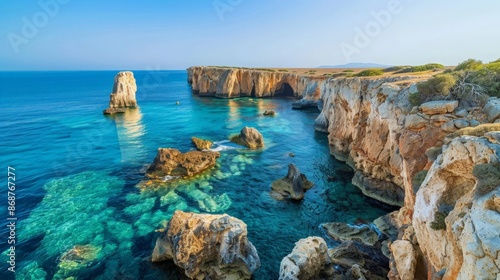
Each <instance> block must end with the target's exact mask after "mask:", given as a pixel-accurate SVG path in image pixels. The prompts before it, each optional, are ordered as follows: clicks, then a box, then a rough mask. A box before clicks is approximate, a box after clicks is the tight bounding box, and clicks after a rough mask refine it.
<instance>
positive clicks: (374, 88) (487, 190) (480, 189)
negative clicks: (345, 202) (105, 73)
mask: <svg viewBox="0 0 500 280" xmlns="http://www.w3.org/2000/svg"><path fill="white" fill-rule="evenodd" d="M188 74H189V77H188V79H189V82H190V83H191V84H192V86H193V91H194V92H199V93H200V94H203V95H211V96H217V97H237V96H256V97H264V96H276V95H279V94H280V93H281V91H280V90H281V89H282V88H283V85H284V84H288V85H289V86H290V88H292V90H293V95H294V96H295V97H302V100H301V101H300V103H302V104H309V103H311V102H312V103H314V104H317V105H318V107H319V108H320V110H321V112H320V115H319V116H318V118H317V120H316V122H315V126H314V128H315V129H316V130H318V131H322V132H327V133H328V140H329V145H330V151H331V154H332V155H333V156H335V157H336V158H337V159H339V160H342V161H345V162H347V164H349V165H350V166H351V167H352V168H353V169H354V171H355V176H354V178H353V183H354V184H355V185H356V186H358V187H359V188H360V189H361V190H362V191H363V193H364V194H366V195H367V196H370V197H373V198H375V199H378V200H380V201H383V202H385V203H388V204H391V205H395V206H401V207H402V208H401V209H400V211H399V213H398V214H397V215H395V217H394V218H395V219H396V220H397V221H396V222H395V224H397V225H398V226H400V228H399V232H400V233H399V238H398V239H399V240H398V241H396V242H394V243H393V244H392V245H391V244H389V245H390V248H391V250H392V256H391V272H390V273H389V275H388V276H389V277H390V278H391V279H425V278H426V277H427V278H429V279H435V278H439V277H441V276H444V279H498V277H499V276H498V275H500V274H499V273H500V258H499V256H500V253H499V252H500V247H499V245H498V244H500V236H499V234H498V232H500V200H499V197H500V193H499V190H498V189H499V186H500V179H499V178H500V167H498V164H499V163H498V162H499V154H500V144H499V143H498V142H499V141H500V133H499V132H494V131H499V130H500V124H491V125H487V124H485V125H480V124H481V123H486V122H489V123H493V122H500V113H499V112H500V100H499V99H495V98H492V99H489V100H488V101H487V104H486V106H484V108H477V107H476V108H472V107H468V106H460V105H459V103H458V102H456V101H437V102H428V103H426V104H423V105H422V106H420V107H412V106H411V105H410V103H409V99H408V97H409V95H410V94H412V93H415V92H416V91H417V88H416V84H415V83H416V81H418V79H423V78H421V77H420V78H415V76H411V77H410V76H395V75H393V76H382V77H369V78H326V77H310V76H300V75H294V74H287V73H276V72H265V71H257V70H250V69H233V68H210V67H192V68H190V69H188ZM492 131H493V132H492ZM463 135H473V136H475V137H468V136H463ZM457 137H460V138H457ZM475 166H479V167H475ZM478 168H479V169H478ZM481 168H482V169H481ZM495 176H496V177H495ZM421 181H423V183H422V184H421ZM332 222H334V221H332Z"/></svg>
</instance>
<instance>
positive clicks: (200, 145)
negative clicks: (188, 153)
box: [191, 137, 213, 151]
mask: <svg viewBox="0 0 500 280" xmlns="http://www.w3.org/2000/svg"><path fill="white" fill-rule="evenodd" d="M191 142H193V144H194V145H195V147H196V149H198V150H200V151H203V150H208V149H210V147H212V144H213V143H212V141H209V140H203V139H200V138H196V137H192V138H191Z"/></svg>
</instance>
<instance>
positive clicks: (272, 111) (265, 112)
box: [264, 110, 276, 116]
mask: <svg viewBox="0 0 500 280" xmlns="http://www.w3.org/2000/svg"><path fill="white" fill-rule="evenodd" d="M274 115H276V112H275V111H274V110H266V111H264V116H274Z"/></svg>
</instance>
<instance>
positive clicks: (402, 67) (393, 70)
mask: <svg viewBox="0 0 500 280" xmlns="http://www.w3.org/2000/svg"><path fill="white" fill-rule="evenodd" d="M409 67H411V66H408V65H405V66H392V67H388V68H385V69H384V70H382V71H384V72H396V71H401V70H403V69H405V68H409Z"/></svg>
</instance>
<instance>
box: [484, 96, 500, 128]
mask: <svg viewBox="0 0 500 280" xmlns="http://www.w3.org/2000/svg"><path fill="white" fill-rule="evenodd" d="M483 112H484V113H485V114H486V116H487V118H488V121H489V122H494V121H495V120H496V119H498V118H500V98H490V99H488V102H487V103H486V105H485V106H484V108H483Z"/></svg>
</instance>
